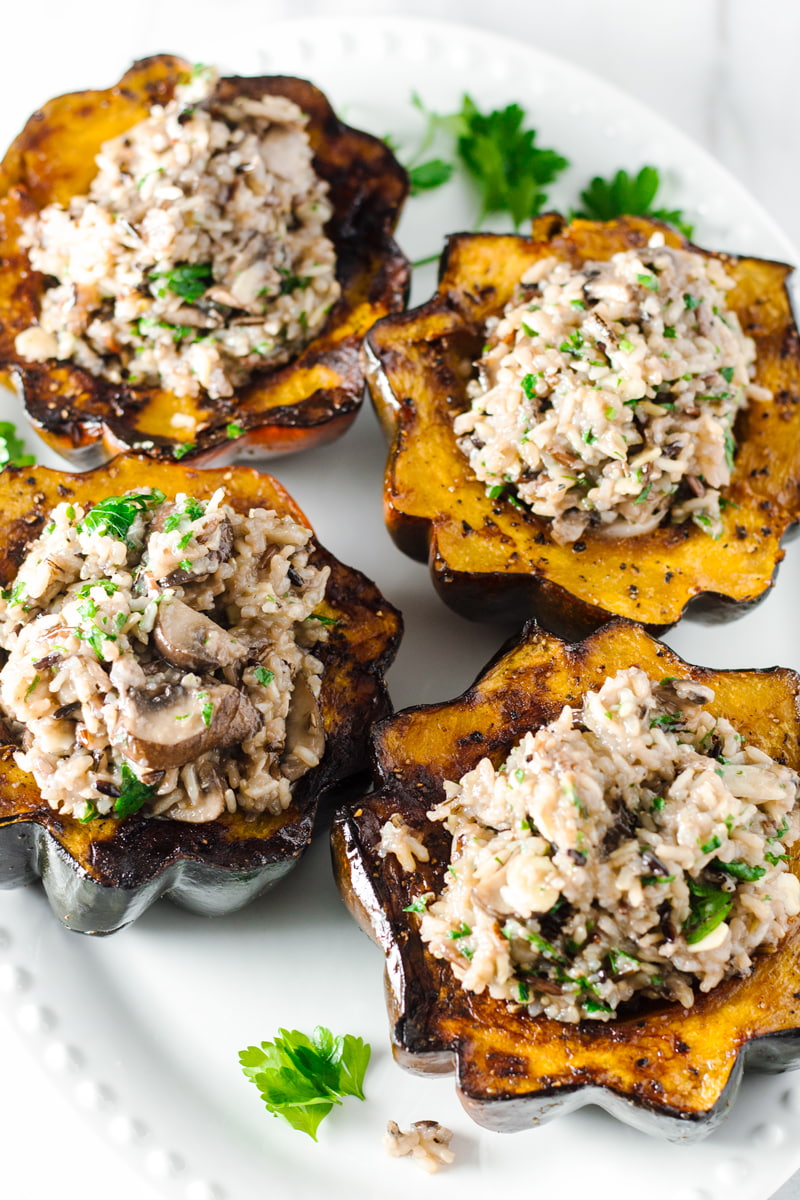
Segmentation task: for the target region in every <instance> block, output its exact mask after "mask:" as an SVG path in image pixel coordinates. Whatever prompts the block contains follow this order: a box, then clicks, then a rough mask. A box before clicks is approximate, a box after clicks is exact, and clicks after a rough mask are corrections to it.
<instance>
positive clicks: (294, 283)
mask: <svg viewBox="0 0 800 1200" xmlns="http://www.w3.org/2000/svg"><path fill="white" fill-rule="evenodd" d="M278 274H279V275H280V276H281V291H280V294H281V295H282V296H288V295H289V294H290V293H291V292H304V291H305V290H306V288H307V287H308V285H309V284H310V283H311V276H310V275H295V274H294V272H293V271H287V270H286V268H285V267H278Z"/></svg>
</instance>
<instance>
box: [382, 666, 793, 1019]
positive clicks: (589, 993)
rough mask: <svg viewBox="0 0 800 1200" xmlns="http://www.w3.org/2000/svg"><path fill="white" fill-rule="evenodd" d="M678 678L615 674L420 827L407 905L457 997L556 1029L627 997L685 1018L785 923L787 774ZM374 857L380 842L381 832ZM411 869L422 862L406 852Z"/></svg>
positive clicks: (482, 766)
mask: <svg viewBox="0 0 800 1200" xmlns="http://www.w3.org/2000/svg"><path fill="white" fill-rule="evenodd" d="M712 699H713V692H712V691H711V690H710V689H709V688H707V687H703V686H701V685H698V684H696V683H694V682H692V681H688V680H681V679H663V680H661V681H660V682H659V683H656V682H654V681H652V680H650V679H649V678H648V677H647V675H646V674H645V673H644V672H643V671H642V670H640V669H638V668H630V669H628V670H624V671H620V672H619V673H618V674H617V675H615V676H614V677H613V678H610V679H607V680H606V682H605V683H604V684H603V686H602V687H601V689H600V690H599V691H598V692H587V693H586V695H585V697H584V701H583V707H582V709H580V710H579V711H577V712H576V711H573V709H572V708H570V707H569V706H567V707H565V708H564V709H563V711H562V713H561V715H560V716H559V717H558V718H557V719H556V720H555V721H553V722H552V723H551V724H549V725H547V726H544V727H543V728H541V729H539V730H537V731H536V733H527V734H525V736H524V737H523V738H522V740H521V741H520V742H519V743H518V744H517V745H516V746H515V747H514V748H513V749H512V751H511V753H510V754H509V755H508V757H507V759H506V760H505V762H504V763H502V765H501V766H500V767H499V768H497V769H495V767H494V766H493V765H492V763H491V762H490V761H489V759H483V760H482V761H481V762H480V763H479V764H478V766H477V767H476V768H475V769H474V770H472V771H470V772H469V773H468V774H466V775H465V776H464V777H463V779H461V780H460V782H458V783H451V782H448V783H446V784H445V800H444V801H443V802H442V803H441V804H438V805H437V806H436V807H435V808H434V809H433V810H432V811H431V812H430V813H429V814H428V816H429V817H430V819H431V820H434V821H441V822H443V823H444V825H445V827H446V828H447V829H448V831H449V832H450V833H451V834H452V835H453V842H452V853H451V860H450V865H449V870H448V874H447V881H446V883H445V886H444V888H443V890H442V892H441V894H440V895H438V896H436V897H434V896H433V895H432V894H431V893H426V894H424V895H423V896H420V897H418V898H417V900H415V901H414V903H413V904H412V906H411V908H412V910H413V911H417V912H419V913H420V922H421V924H420V933H421V936H422V939H423V941H424V942H425V943H426V944H427V946H428V949H429V950H430V951H431V953H432V954H433V955H435V956H436V957H437V958H441V959H445V960H446V961H447V962H448V963H449V964H450V966H451V968H452V970H453V972H454V974H455V975H456V977H457V978H458V979H459V980H460V981H461V984H462V986H463V987H465V988H466V989H467V990H469V991H472V992H478V993H480V992H483V991H484V990H485V989H487V988H488V990H489V993H490V995H492V996H493V997H495V998H498V999H501V1000H505V1001H507V1002H509V1003H510V1004H513V1005H514V1006H526V1007H527V1009H528V1012H529V1013H531V1015H534V1016H535V1015H537V1014H539V1013H545V1014H546V1015H547V1016H549V1017H553V1018H555V1019H557V1020H560V1021H578V1020H581V1019H583V1018H592V1019H595V1020H601V1021H602V1020H608V1019H609V1018H610V1017H613V1016H614V1015H615V1014H616V1012H617V1009H618V1007H619V1006H620V1005H621V1004H624V1003H625V1002H626V1001H629V1000H631V998H632V997H634V996H636V995H637V994H641V995H643V996H645V997H663V998H666V999H669V1000H676V1001H678V1002H679V1003H680V1004H682V1005H684V1006H685V1007H689V1006H690V1005H691V1004H692V1003H693V1000H694V993H693V986H695V985H699V988H700V990H701V991H703V992H707V991H709V990H710V989H711V988H713V987H715V986H716V985H717V984H718V983H719V982H720V981H721V980H723V979H726V978H728V977H729V976H732V975H741V974H745V973H747V972H748V971H749V970H750V968H751V965H752V955H753V954H754V953H755V952H756V951H757V950H758V949H771V948H774V947H775V945H776V944H777V942H778V941H779V940H780V938H781V937H782V936H783V935H784V934H785V933H786V931H787V928H788V926H789V921H790V918H792V917H794V916H796V915H797V914H798V913H799V912H800V882H798V880H797V879H796V878H795V876H794V875H793V874H791V873H790V872H789V871H788V870H787V858H788V856H787V848H788V847H789V846H791V845H792V843H793V842H794V841H795V840H796V839H797V837H798V835H799V834H800V816H799V815H798V810H797V808H796V800H797V794H798V777H797V775H796V774H795V772H794V771H792V770H790V769H789V768H788V767H785V766H782V765H780V764H779V763H777V762H775V761H773V760H772V759H771V758H769V757H768V755H766V754H765V753H763V752H762V751H761V750H758V749H756V748H755V747H754V746H748V745H746V744H745V742H744V739H743V737H742V736H741V735H740V734H738V733H737V732H736V730H735V729H734V728H733V726H732V725H731V724H730V723H729V722H728V721H727V720H725V719H724V718H723V717H715V716H713V715H712V714H711V713H710V712H709V711H708V709H707V708H706V707H705V705H706V704H708V703H709V702H710V701H711V700H712ZM384 830H385V831H386V835H387V842H386V847H385V848H384V853H388V852H394V853H396V850H395V849H393V848H392V844H393V843H394V844H396V842H397V838H398V835H399V832H400V831H399V830H398V828H397V827H396V826H395V825H393V824H392V822H387V825H386V826H384ZM411 852H412V854H413V856H414V857H416V858H421V859H422V860H423V861H425V860H426V859H427V857H428V853H427V850H426V849H425V848H424V847H422V853H420V847H419V845H417V847H416V849H414V848H413V847H412V848H411Z"/></svg>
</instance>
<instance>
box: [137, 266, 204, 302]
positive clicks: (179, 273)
mask: <svg viewBox="0 0 800 1200" xmlns="http://www.w3.org/2000/svg"><path fill="white" fill-rule="evenodd" d="M148 278H149V279H150V280H151V282H155V281H156V280H157V279H163V280H164V286H163V287H162V288H159V289H158V294H159V296H163V295H164V293H165V292H167V291H170V292H173V293H174V294H175V295H176V296H180V298H181V299H182V300H186V301H187V302H188V303H189V304H193V303H194V302H195V300H199V299H200V297H201V296H203V295H205V293H206V291H207V289H208V288H209V287H210V286H211V284H212V283H213V282H214V278H213V276H212V274H211V263H178V265H177V266H176V267H173V268H172V270H171V271H153V272H152V274H151V275H149V276H148Z"/></svg>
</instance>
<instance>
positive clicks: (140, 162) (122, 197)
mask: <svg viewBox="0 0 800 1200" xmlns="http://www.w3.org/2000/svg"><path fill="white" fill-rule="evenodd" d="M217 81H218V77H217V74H216V72H215V71H213V70H211V69H210V68H208V67H203V68H199V69H196V70H195V71H194V72H193V75H192V77H191V78H190V79H189V80H188V81H187V82H186V83H185V84H184V85H183V86H179V87H177V88H176V89H175V96H174V98H173V99H172V100H170V101H169V103H168V104H166V105H164V106H161V105H155V106H154V107H153V108H152V109H151V111H150V114H149V116H147V117H146V118H145V119H144V120H143V121H140V122H139V123H138V124H137V125H135V126H134V127H133V128H132V129H129V130H128V131H127V132H126V133H124V134H122V135H120V136H119V137H116V138H114V139H113V140H111V141H108V142H106V143H105V144H104V145H103V147H102V149H101V151H100V154H99V155H98V156H97V160H96V161H97V168H98V170H97V175H96V176H95V177H94V179H93V180H92V184H91V186H90V189H89V194H88V196H75V197H73V199H72V200H71V201H70V203H69V206H68V207H67V208H64V207H62V206H61V205H60V204H50V205H48V206H47V207H46V208H44V209H43V210H42V212H40V213H39V214H37V215H36V216H34V217H32V218H30V219H29V220H28V222H27V223H26V226H25V230H24V237H23V239H22V244H23V245H24V246H26V247H27V249H28V252H29V255H30V260H31V265H32V266H33V268H34V269H35V270H37V271H41V272H42V273H43V274H45V275H48V276H52V277H54V278H55V280H56V281H57V282H56V283H55V285H54V286H52V287H49V288H47V289H46V291H45V292H44V298H43V302H42V311H41V314H40V317H39V324H38V325H35V326H32V327H30V328H29V329H26V330H24V331H23V332H22V333H20V334H19V335H18V336H17V339H16V348H17V352H18V353H19V354H20V355H22V356H23V357H25V358H28V359H31V360H36V361H44V360H46V359H48V358H56V359H60V360H65V359H69V360H72V361H73V362H75V363H76V364H77V365H78V366H79V367H83V368H84V369H85V370H87V371H89V372H91V374H93V375H99V376H102V377H103V378H105V379H108V380H111V381H112V382H116V383H120V382H123V383H129V384H131V385H133V386H136V387H150V386H160V387H164V388H166V389H168V390H170V391H172V392H174V393H175V394H176V395H179V396H196V395H198V394H199V393H200V392H201V391H205V392H206V393H207V394H208V395H209V396H211V397H224V396H230V395H232V394H233V391H234V389H235V388H236V387H238V386H240V385H241V384H243V383H245V382H246V381H247V380H248V379H249V377H250V375H251V374H252V373H253V372H254V371H256V370H258V369H260V368H262V367H271V366H275V365H277V364H279V363H283V362H287V361H288V360H289V359H290V358H292V357H293V356H294V355H295V354H296V353H297V352H298V351H299V350H300V349H302V347H303V346H304V345H306V343H307V342H308V341H309V340H310V339H311V338H313V337H314V335H315V334H316V333H317V332H318V331H319V330H320V329H321V328H322V326H323V324H324V323H325V320H326V318H327V314H328V312H329V310H330V308H331V306H332V305H333V304H334V303H335V302H336V300H337V299H338V297H339V290H340V289H339V284H338V283H337V281H336V278H335V271H336V262H335V252H334V247H333V244H332V243H331V241H330V240H329V239H328V238H327V237H326V236H325V232H324V227H325V223H326V222H327V221H328V220H329V219H330V217H331V214H332V208H331V205H330V203H329V200H328V194H327V192H328V189H327V184H326V183H325V182H324V181H322V180H321V179H320V178H319V177H318V176H317V174H316V172H315V170H314V166H313V161H312V160H313V155H312V150H311V146H310V143H309V139H308V135H307V133H306V130H305V123H306V118H305V116H304V114H303V113H302V112H301V111H300V109H299V108H298V107H297V105H295V104H294V103H292V101H290V100H288V99H287V98H286V97H284V96H271V95H264V96H261V97H259V98H253V97H250V96H246V95H239V96H236V97H235V98H234V99H233V100H230V101H228V102H225V103H223V102H222V100H221V99H219V97H218V96H217V95H216V93H215V89H216V85H217Z"/></svg>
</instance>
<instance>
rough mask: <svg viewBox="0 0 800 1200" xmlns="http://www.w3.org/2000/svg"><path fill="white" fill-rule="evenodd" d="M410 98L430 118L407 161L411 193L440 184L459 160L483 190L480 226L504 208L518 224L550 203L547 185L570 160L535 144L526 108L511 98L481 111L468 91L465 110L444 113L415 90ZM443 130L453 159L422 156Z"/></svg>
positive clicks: (478, 187)
mask: <svg viewBox="0 0 800 1200" xmlns="http://www.w3.org/2000/svg"><path fill="white" fill-rule="evenodd" d="M411 102H412V104H413V105H414V106H415V108H417V109H419V111H420V112H421V113H422V115H423V116H424V117H425V120H426V128H425V133H424V135H423V138H422V142H421V143H420V146H419V148H418V149H417V152H416V153H415V154H414V155H413V157H412V158H411V160H410V162H409V163H408V170H409V177H410V180H411V194H412V195H417V194H418V193H419V192H422V191H431V190H433V189H434V188H437V187H441V185H442V184H444V183H446V182H447V181H448V180H449V179H450V177H451V176H452V174H453V171H454V169H455V167H456V166H457V165H458V166H460V167H461V168H462V169H463V170H464V171H465V173H466V174H467V175H468V176H469V177H470V178H471V179H472V181H473V183H474V184H475V187H476V190H477V193H478V202H479V210H478V217H477V221H476V226H480V225H481V224H482V223H483V222H484V221H485V220H486V218H487V217H489V216H492V215H494V214H500V213H502V214H508V215H510V217H511V219H512V221H513V222H514V226H515V227H516V228H519V226H520V225H521V224H522V222H523V221H525V220H527V219H529V218H531V217H535V216H536V215H537V213H540V212H541V211H542V208H543V207H544V205H545V204H546V203H547V193H546V191H545V188H546V187H547V186H548V185H549V184H551V183H552V182H553V180H554V179H556V177H557V176H558V175H559V174H560V173H561V172H562V171H563V170H564V168H565V167H567V166H568V165H569V164H568V162H567V160H566V158H564V157H563V156H562V155H561V154H559V153H558V152H557V151H555V150H549V149H545V148H544V147H542V146H537V145H536V131H535V130H534V129H530V128H528V129H526V128H525V122H526V117H527V114H526V112H525V109H524V108H522V107H521V106H520V105H519V104H508V105H506V107H505V108H496V109H492V110H491V111H490V112H481V110H480V109H479V108H478V106H477V104H476V103H475V101H474V100H473V99H472V97H471V96H469V95H467V94H465V95H464V98H463V100H462V102H461V108H460V110H459V111H458V112H455V113H449V114H447V115H444V114H442V113H437V112H433V111H432V110H431V109H428V108H426V106H425V104H424V103H423V101H422V100H421V99H420V97H419V96H418V95H417V94H416V93H414V94H413V95H412V97H411ZM440 134H441V135H444V137H446V138H447V139H448V140H449V141H450V142H451V144H452V151H451V153H452V154H453V155H454V159H452V160H448V159H444V158H440V157H434V158H430V159H427V160H425V161H420V159H421V158H422V156H423V154H425V153H426V152H427V150H428V149H430V147H431V146H432V145H433V143H434V141H435V139H436V138H437V136H439V135H440Z"/></svg>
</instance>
